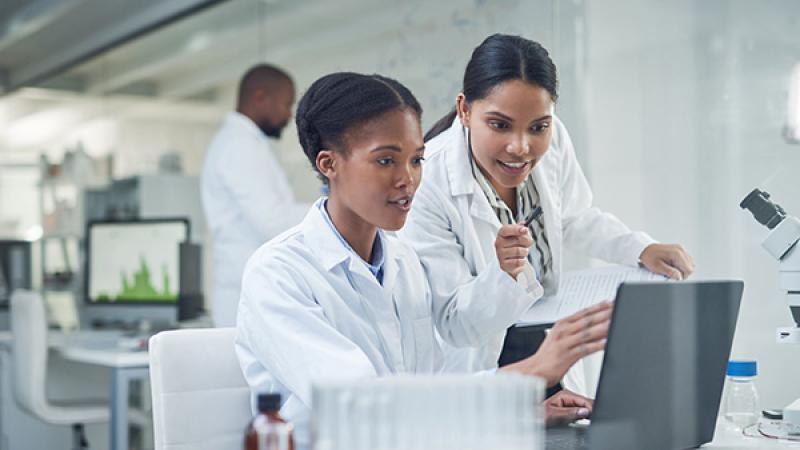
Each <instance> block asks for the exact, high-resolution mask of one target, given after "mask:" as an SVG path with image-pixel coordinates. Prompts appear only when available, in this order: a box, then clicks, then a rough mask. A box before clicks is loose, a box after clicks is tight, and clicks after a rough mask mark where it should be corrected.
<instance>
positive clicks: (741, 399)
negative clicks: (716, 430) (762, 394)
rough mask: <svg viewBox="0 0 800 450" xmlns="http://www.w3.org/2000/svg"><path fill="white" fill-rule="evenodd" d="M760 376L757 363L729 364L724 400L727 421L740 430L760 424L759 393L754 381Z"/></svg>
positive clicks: (730, 362) (734, 362) (736, 362)
mask: <svg viewBox="0 0 800 450" xmlns="http://www.w3.org/2000/svg"><path fill="white" fill-rule="evenodd" d="M756 375H758V366H757V364H756V362H755V361H729V362H728V378H727V380H728V390H727V393H726V397H725V399H724V402H725V403H724V411H725V419H726V420H728V422H730V423H732V424H733V425H735V426H736V427H738V428H744V427H747V426H749V425H752V424H754V423H756V422H758V418H759V409H758V393H757V392H756V386H755V384H754V383H753V379H754V378H755V377H756Z"/></svg>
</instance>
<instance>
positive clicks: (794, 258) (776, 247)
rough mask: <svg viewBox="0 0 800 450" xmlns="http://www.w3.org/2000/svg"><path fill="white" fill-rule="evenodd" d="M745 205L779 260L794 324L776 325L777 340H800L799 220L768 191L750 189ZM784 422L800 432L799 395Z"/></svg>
mask: <svg viewBox="0 0 800 450" xmlns="http://www.w3.org/2000/svg"><path fill="white" fill-rule="evenodd" d="M739 206H740V207H741V208H742V209H747V210H748V211H750V212H751V213H752V214H753V217H755V219H756V220H757V221H758V222H759V223H760V224H762V225H764V226H765V227H767V228H769V230H770V232H769V234H768V235H767V238H766V239H764V242H763V243H762V244H761V245H762V246H763V247H764V249H766V250H767V252H768V253H769V254H770V255H772V256H773V257H774V258H775V259H777V260H778V271H779V275H780V283H781V287H782V288H783V289H784V290H785V291H786V296H787V302H788V303H789V310H790V311H791V313H792V318H793V319H794V322H795V326H793V327H781V328H778V329H777V336H776V339H777V341H778V342H779V343H793V344H798V343H800V250H798V245H797V243H798V241H800V220H798V218H797V217H794V216H791V215H788V214H786V211H785V210H784V209H783V208H781V206H780V205H778V204H776V203H773V202H772V201H771V200H770V195H769V193H768V192H765V191H762V190H760V189H753V191H752V192H750V193H749V194H747V197H745V198H744V200H742V202H741V203H740V204H739ZM783 416H784V417H783V420H784V423H785V424H787V425H788V426H789V427H791V428H793V429H794V430H795V431H796V432H797V433H798V434H800V399H798V400H797V401H795V402H793V403H792V404H790V405H789V406H787V407H786V408H785V409H784V412H783Z"/></svg>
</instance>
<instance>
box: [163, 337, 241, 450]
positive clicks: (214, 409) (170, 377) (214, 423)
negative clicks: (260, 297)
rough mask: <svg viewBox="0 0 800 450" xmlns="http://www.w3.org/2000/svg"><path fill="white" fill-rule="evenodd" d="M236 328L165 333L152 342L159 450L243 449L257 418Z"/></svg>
mask: <svg viewBox="0 0 800 450" xmlns="http://www.w3.org/2000/svg"><path fill="white" fill-rule="evenodd" d="M235 337H236V330H235V329H234V328H207V329H187V330H174V331H164V332H161V333H158V334H157V335H155V336H153V337H152V338H150V347H149V349H150V384H151V390H152V392H153V431H154V434H155V436H154V437H155V450H183V449H187V448H191V449H194V450H223V449H226V450H227V449H232V448H241V446H242V442H243V439H244V429H245V426H246V425H247V423H248V421H249V420H250V419H251V417H252V414H251V410H250V388H249V387H248V385H247V382H246V381H245V379H244V377H243V376H242V371H241V368H240V367H239V361H238V360H237V358H236V352H235V350H234V339H235Z"/></svg>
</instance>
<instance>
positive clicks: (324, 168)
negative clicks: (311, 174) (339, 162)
mask: <svg viewBox="0 0 800 450" xmlns="http://www.w3.org/2000/svg"><path fill="white" fill-rule="evenodd" d="M316 164H317V170H318V171H319V173H321V174H322V175H324V176H325V178H327V179H329V180H332V179H334V178H335V177H336V152H335V151H333V150H320V151H319V153H317V160H316Z"/></svg>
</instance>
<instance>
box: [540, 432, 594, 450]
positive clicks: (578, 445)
mask: <svg viewBox="0 0 800 450" xmlns="http://www.w3.org/2000/svg"><path fill="white" fill-rule="evenodd" d="M586 436H587V430H586V428H585V427H559V428H548V429H547V430H545V444H544V447H545V450H585V449H587V448H588V445H587V439H586Z"/></svg>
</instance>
